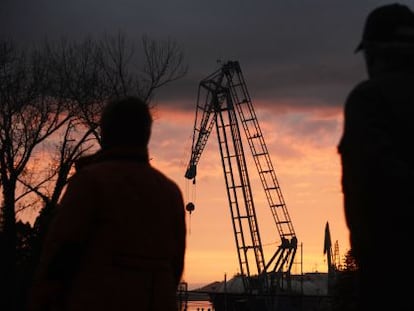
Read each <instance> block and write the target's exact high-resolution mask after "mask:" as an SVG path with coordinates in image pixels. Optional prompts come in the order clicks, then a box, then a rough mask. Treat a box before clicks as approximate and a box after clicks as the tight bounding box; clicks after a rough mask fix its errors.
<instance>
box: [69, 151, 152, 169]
mask: <svg viewBox="0 0 414 311" xmlns="http://www.w3.org/2000/svg"><path fill="white" fill-rule="evenodd" d="M104 161H133V162H146V163H148V162H149V157H148V148H147V147H141V148H140V147H116V148H110V149H100V150H98V151H97V152H96V153H94V154H92V155H88V156H84V157H81V158H79V159H78V160H77V161H76V162H75V168H76V170H80V169H82V168H83V167H85V166H88V165H91V164H94V163H97V162H104Z"/></svg>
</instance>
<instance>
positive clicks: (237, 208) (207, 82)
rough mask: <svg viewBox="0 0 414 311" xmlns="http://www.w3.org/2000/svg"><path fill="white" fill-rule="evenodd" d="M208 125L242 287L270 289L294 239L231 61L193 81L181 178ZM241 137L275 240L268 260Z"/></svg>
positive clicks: (287, 265) (286, 265)
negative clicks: (189, 141) (194, 90)
mask: <svg viewBox="0 0 414 311" xmlns="http://www.w3.org/2000/svg"><path fill="white" fill-rule="evenodd" d="M240 125H241V127H240ZM214 127H215V129H216V132H217V137H218V144H219V149H220V154H221V160H222V166H223V173H224V178H225V184H226V190H227V197H228V203H229V206H230V212H231V218H232V224H233V230H234V238H235V242H236V248H237V254H238V260H239V266H240V274H241V276H242V277H243V285H244V288H245V290H246V292H253V291H255V292H257V291H260V292H268V291H270V290H272V291H274V289H275V288H278V285H280V281H281V279H282V278H284V277H286V276H290V270H291V267H292V264H293V261H294V257H295V254H296V249H297V238H296V235H295V231H294V228H293V225H292V221H291V219H290V217H289V213H288V210H287V208H286V204H285V200H284V198H283V195H282V192H281V189H280V186H279V183H278V180H277V177H276V173H275V170H274V167H273V165H272V162H271V158H270V156H269V152H268V149H267V147H266V144H265V140H264V138H263V134H262V131H261V129H260V126H259V123H258V120H257V116H256V113H255V111H254V108H253V104H252V101H251V98H250V96H249V93H248V90H247V86H246V82H245V80H244V77H243V74H242V71H241V68H240V65H239V62H237V61H229V62H227V63H225V64H223V65H222V66H221V68H220V69H218V70H217V71H215V72H214V73H212V74H211V75H209V76H208V77H206V78H205V79H203V80H202V81H201V82H200V84H199V89H198V96H197V107H196V118H195V124H194V133H193V141H192V149H191V158H190V160H189V163H188V166H187V171H186V173H185V177H186V178H187V179H193V180H195V176H196V171H197V164H198V163H199V160H200V157H201V154H202V152H203V150H204V148H205V146H206V143H207V141H208V138H209V136H210V134H211V132H212V130H213V128H214ZM240 128H242V129H243V131H244V133H245V138H246V139H245V140H243V139H242V137H241V130H240ZM246 140H247V142H248V145H249V147H250V151H251V153H252V157H253V159H254V163H255V165H256V168H257V172H258V174H259V177H260V180H261V183H262V186H263V189H264V192H265V195H266V198H267V202H268V205H269V207H270V210H271V213H272V215H273V219H274V222H275V224H276V228H277V231H278V233H279V236H280V239H281V244H280V245H279V247H278V248H277V249H276V251H275V253H274V255H273V256H272V257H271V258H270V260H269V261H268V262H265V257H264V254H263V247H262V242H261V239H260V232H259V225H258V221H257V217H256V210H255V205H254V200H253V194H252V189H251V184H250V178H249V173H248V168H247V163H246V158H245V151H244V147H243V141H246ZM193 182H194V181H193Z"/></svg>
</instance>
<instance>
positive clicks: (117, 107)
mask: <svg viewBox="0 0 414 311" xmlns="http://www.w3.org/2000/svg"><path fill="white" fill-rule="evenodd" d="M151 127H152V116H151V112H150V108H149V107H148V104H147V103H145V102H144V101H142V100H141V99H139V98H137V97H132V96H129V97H124V98H120V99H115V100H113V101H110V102H109V103H108V104H107V105H106V106H105V108H104V110H103V112H102V115H101V121H100V129H101V146H102V148H103V149H109V148H113V147H146V146H147V145H148V142H149V139H150V136H151Z"/></svg>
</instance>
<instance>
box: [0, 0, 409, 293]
mask: <svg viewBox="0 0 414 311" xmlns="http://www.w3.org/2000/svg"><path fill="white" fill-rule="evenodd" d="M386 3H390V2H389V1H374V0H366V1H360V0H348V1H332V0H324V1H323V0H314V1H306V0H303V1H299V0H297V1H294V0H285V1H275V0H265V1H264V0H263V1H262V0H259V1H252V0H250V1H247V0H225V1H223V0H210V1H198V0H173V1H168V0H165V1H161V0H151V1H142V0H111V1H109V0H72V1H55V0H37V1H23V0H5V1H2V5H1V8H0V35H1V36H10V37H11V38H14V39H15V40H17V41H21V42H36V41H38V40H41V39H43V38H44V37H48V38H50V39H54V38H60V37H62V36H66V37H69V38H79V39H83V38H85V37H86V36H88V35H91V36H100V35H102V34H103V33H116V32H118V31H120V30H121V31H123V32H125V33H126V34H127V35H128V37H129V38H130V39H131V38H132V39H134V38H136V40H138V41H139V40H140V38H141V37H142V36H143V35H149V36H150V37H151V38H154V39H160V40H163V39H173V40H174V41H176V42H177V44H178V45H179V46H180V47H181V48H182V50H183V51H184V54H185V62H186V63H187V64H188V65H189V72H188V74H187V76H186V77H185V78H183V79H181V80H179V81H176V82H174V83H172V84H170V85H169V86H167V87H166V88H164V89H162V90H160V92H158V93H157V95H156V97H155V99H154V102H153V104H155V106H156V109H155V111H154V116H155V119H156V120H155V123H154V130H153V136H152V141H151V144H150V156H151V158H152V160H151V161H152V164H153V165H154V166H155V167H157V168H159V169H161V170H162V171H164V172H165V173H166V174H167V175H169V176H170V177H171V178H173V179H174V180H175V181H176V182H177V183H178V184H179V185H180V187H181V189H182V191H183V194H184V198H185V200H186V202H187V201H189V200H191V201H193V202H194V203H195V211H194V212H193V213H192V214H191V215H189V214H188V215H187V226H188V239H187V253H186V264H185V274H184V279H185V280H186V281H187V282H188V283H189V284H190V286H192V287H195V286H198V285H200V284H206V283H209V282H212V281H216V280H218V281H220V280H223V279H224V274H225V273H226V274H227V277H231V276H232V275H234V274H235V273H237V272H238V269H239V268H238V261H237V252H236V247H235V242H234V236H233V231H232V224H231V218H230V209H229V206H228V202H227V198H226V192H225V185H224V177H223V173H222V167H221V160H220V153H219V148H218V144H217V141H216V133H215V132H213V133H212V135H211V137H210V139H209V141H208V144H207V146H206V149H205V150H204V152H203V155H202V157H201V160H200V163H199V166H198V175H197V180H196V184H195V185H192V183H191V181H188V180H186V179H185V178H184V173H185V169H186V166H187V163H188V160H189V156H190V151H191V150H190V148H191V139H192V131H193V125H194V118H195V105H196V99H197V90H198V83H199V82H200V81H201V80H202V79H203V78H205V77H207V76H208V75H209V74H211V73H212V72H214V71H215V70H216V69H218V68H219V62H218V61H222V62H225V61H228V60H235V61H239V62H240V65H241V68H242V71H243V74H244V77H245V79H246V83H247V87H248V90H249V93H250V96H251V99H252V101H253V105H254V107H255V109H256V113H257V116H258V120H259V123H260V126H261V129H262V131H263V135H264V138H265V141H266V144H267V147H268V149H269V153H270V156H271V158H272V161H273V165H274V167H275V170H276V175H277V177H278V179H279V183H280V186H281V189H282V193H283V195H284V198H285V201H286V206H287V209H288V211H289V214H290V217H291V219H292V222H293V226H294V229H295V231H296V234H297V237H298V240H299V244H300V245H302V246H303V268H304V271H305V272H313V271H326V270H327V266H326V258H325V255H324V254H323V245H324V230H325V224H326V222H329V226H330V231H331V239H332V241H333V242H335V241H338V243H339V251H340V255H341V257H342V256H343V255H344V254H345V252H346V251H347V250H348V249H349V242H348V231H347V228H346V224H345V219H344V214H343V206H342V193H341V187H340V159H339V156H338V153H337V150H336V146H337V144H338V141H339V139H340V136H341V132H342V122H343V116H342V113H343V104H344V101H345V98H346V96H347V94H348V92H349V91H350V89H351V88H352V87H353V86H354V85H355V84H356V83H358V82H359V81H361V80H362V79H365V78H366V73H365V68H364V65H363V61H362V55H360V54H355V53H354V49H355V47H356V46H357V44H358V43H359V40H360V38H361V33H362V27H363V23H364V19H365V17H366V15H367V14H368V13H369V12H370V11H371V10H372V9H373V8H375V7H377V6H379V5H382V4H386ZM400 3H403V4H407V5H408V6H410V7H411V8H413V7H414V1H413V0H411V1H400ZM245 151H248V152H249V149H248V147H247V145H246V148H245ZM246 156H247V157H249V156H250V154H249V153H248V154H247V155H246ZM249 172H250V175H251V178H252V185H253V194H254V200H255V205H256V213H257V215H258V223H259V230H260V234H261V239H262V243H263V245H264V253H265V258H266V259H269V257H270V256H272V255H273V253H274V252H275V250H276V248H277V246H278V245H279V243H280V240H279V236H278V234H277V230H276V227H275V224H274V223H273V218H272V217H271V212H270V209H269V207H268V206H267V203H266V201H265V198H264V193H263V190H262V189H261V185H260V182H259V180H258V176H256V175H255V174H256V171H255V166H254V165H253V166H249ZM299 261H300V251H299V252H298V255H297V257H296V262H299ZM293 272H294V273H300V265H299V264H296V265H294V267H293Z"/></svg>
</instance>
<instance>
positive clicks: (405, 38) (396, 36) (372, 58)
mask: <svg viewBox="0 0 414 311" xmlns="http://www.w3.org/2000/svg"><path fill="white" fill-rule="evenodd" d="M359 51H362V52H363V53H364V56H365V59H366V62H367V67H368V73H369V74H370V75H372V74H375V73H377V72H381V71H388V70H401V69H405V68H407V67H411V68H412V66H414V12H413V11H412V10H410V8H409V7H408V6H406V5H402V4H398V3H394V4H387V5H383V6H380V7H377V8H376V9H374V10H373V11H371V12H370V13H369V15H368V16H367V19H366V21H365V25H364V29H363V34H362V40H361V41H360V43H359V44H358V46H357V48H356V50H355V52H359Z"/></svg>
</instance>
